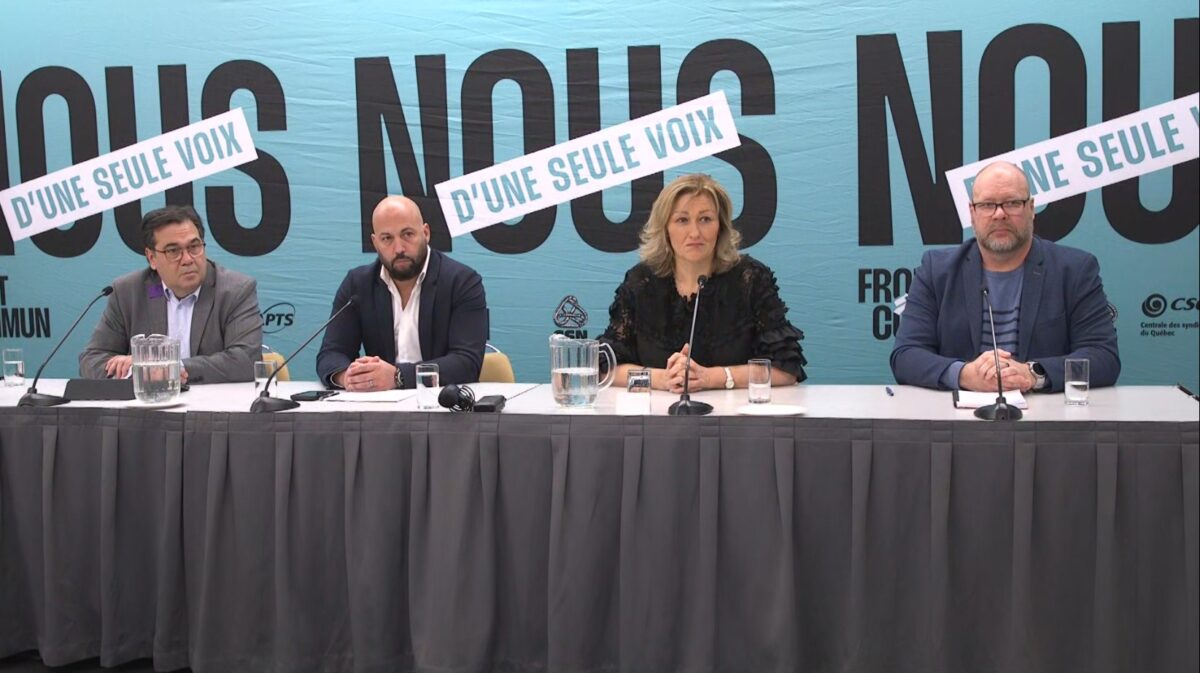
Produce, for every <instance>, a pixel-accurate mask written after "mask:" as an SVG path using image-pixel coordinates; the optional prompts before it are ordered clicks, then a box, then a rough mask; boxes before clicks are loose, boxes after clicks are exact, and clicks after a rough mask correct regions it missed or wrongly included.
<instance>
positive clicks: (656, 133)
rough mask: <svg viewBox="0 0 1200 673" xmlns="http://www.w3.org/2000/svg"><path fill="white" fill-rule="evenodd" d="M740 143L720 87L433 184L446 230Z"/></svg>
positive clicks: (483, 223)
mask: <svg viewBox="0 0 1200 673" xmlns="http://www.w3.org/2000/svg"><path fill="white" fill-rule="evenodd" d="M740 144H741V141H740V140H739V139H738V133H737V128H736V127H735V126H734V123H733V115H732V114H730V112H729V103H728V102H726V100H725V92H724V91H717V92H716V93H711V94H709V95H707V96H704V97H702V98H697V99H696V100H693V101H690V102H687V103H684V104H683V105H676V106H675V107H672V108H667V109H666V110H661V111H659V112H655V113H654V114H649V115H646V116H644V117H639V118H637V119H634V120H631V121H628V122H625V123H624V124H618V125H616V126H613V127H611V128H607V129H604V130H602V131H596V132H595V133H590V134H588V135H586V136H583V137H582V138H576V139H574V140H569V141H567V142H565V143H560V144H558V145H555V146H554V147H547V148H546V149H544V150H539V151H537V152H533V153H531V154H527V155H525V156H523V157H518V158H516V159H512V160H510V161H505V162H504V163H501V164H496V165H495V166H489V167H488V168H485V169H483V170H481V171H475V172H474V173H471V174H469V175H464V176H462V177H459V178H454V179H453V180H447V181H446V182H443V183H441V184H439V185H438V186H437V193H438V200H439V201H440V202H441V206H442V213H443V214H444V215H445V217H446V224H447V226H448V227H449V228H450V235H451V236H462V235H463V234H469V233H471V232H472V231H475V230H476V229H482V228H484V227H487V226H491V225H493V224H496V223H498V222H503V221H505V220H510V219H513V218H516V217H520V216H521V215H524V214H526V213H532V212H533V211H535V210H541V209H542V208H549V207H550V206H556V205H558V204H560V203H564V202H566V201H570V200H571V199H575V198H578V197H580V196H583V195H585V194H592V193H594V192H598V191H601V190H604V189H608V188H609V187H615V186H617V185H620V184H624V183H626V182H630V181H632V180H636V179H637V178H640V177H642V176H645V175H652V174H654V173H658V172H660V171H665V170H667V169H670V168H675V167H676V166H680V165H682V164H685V163H688V162H690V161H695V160H697V159H702V158H704V157H707V156H711V155H713V154H716V153H717V152H721V151H723V150H727V149H730V148H733V147H737V146H738V145H740Z"/></svg>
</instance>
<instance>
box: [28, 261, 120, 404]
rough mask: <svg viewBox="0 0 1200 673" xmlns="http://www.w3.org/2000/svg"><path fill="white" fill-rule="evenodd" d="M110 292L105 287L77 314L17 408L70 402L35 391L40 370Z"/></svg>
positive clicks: (47, 357)
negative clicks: (80, 322) (84, 317)
mask: <svg viewBox="0 0 1200 673" xmlns="http://www.w3.org/2000/svg"><path fill="white" fill-rule="evenodd" d="M112 291H113V289H112V286H111V285H108V286H106V287H105V288H104V289H103V290H100V294H98V295H96V296H95V298H93V299H92V301H91V302H90V303H89V304H88V305H87V307H86V308H84V309H83V312H82V313H80V314H79V317H78V318H76V319H75V322H74V323H72V324H71V327H70V328H69V329H67V331H66V333H64V334H63V335H62V338H61V339H59V340H58V344H57V345H55V346H54V350H52V351H50V354H49V355H47V356H46V359H45V360H43V361H42V366H41V367H38V370H37V374H36V375H35V376H34V377H33V385H31V386H29V392H27V393H25V394H24V395H22V396H21V399H20V400H19V401H18V402H17V406H18V407H56V406H58V405H60V404H66V403H67V402H70V400H68V399H67V398H65V397H62V396H61V395H47V394H45V393H39V392H38V391H37V383H38V379H40V378H42V370H43V369H45V368H46V365H48V364H50V358H52V357H54V354H55V353H57V352H58V349H59V348H62V345H63V342H65V341H66V340H67V337H69V336H71V332H74V331H75V328H76V327H77V326H78V325H79V321H80V320H83V316H85V315H87V312H88V311H90V310H91V308H92V307H93V306H95V305H96V302H98V301H100V298H101V297H107V296H108V295H110V294H112Z"/></svg>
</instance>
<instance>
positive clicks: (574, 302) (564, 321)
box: [554, 294, 588, 339]
mask: <svg viewBox="0 0 1200 673" xmlns="http://www.w3.org/2000/svg"><path fill="white" fill-rule="evenodd" d="M587 320H588V314H587V311H585V310H583V307H582V306H580V305H579V300H578V299H576V298H575V295H573V294H569V295H567V296H565V297H563V299H562V301H560V302H558V308H556V309H554V324H555V325H556V326H557V327H558V329H556V330H554V333H555V334H562V335H563V336H568V337H571V338H572V339H586V338H587V335H588V334H587V330H585V329H583V328H584V327H586V326H587Z"/></svg>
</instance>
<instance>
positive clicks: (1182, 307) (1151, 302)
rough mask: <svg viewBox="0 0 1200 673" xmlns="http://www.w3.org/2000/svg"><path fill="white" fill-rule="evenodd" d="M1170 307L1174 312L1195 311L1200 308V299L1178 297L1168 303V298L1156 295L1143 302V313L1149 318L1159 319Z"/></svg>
mask: <svg viewBox="0 0 1200 673" xmlns="http://www.w3.org/2000/svg"><path fill="white" fill-rule="evenodd" d="M1168 307H1170V309H1171V310H1172V311H1194V310H1196V309H1198V308H1200V299H1197V298H1196V297H1176V298H1175V299H1172V300H1171V301H1170V303H1168V302H1167V298H1166V297H1164V296H1162V295H1161V294H1158V293H1155V294H1152V295H1150V296H1149V297H1146V301H1144V302H1142V313H1145V314H1146V317H1148V318H1157V317H1159V316H1161V315H1162V314H1164V313H1166V312H1167V308H1168Z"/></svg>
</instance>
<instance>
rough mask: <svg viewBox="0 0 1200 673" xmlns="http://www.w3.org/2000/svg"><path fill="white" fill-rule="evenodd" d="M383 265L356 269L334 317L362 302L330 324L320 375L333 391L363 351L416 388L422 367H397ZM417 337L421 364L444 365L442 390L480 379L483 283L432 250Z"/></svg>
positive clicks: (412, 364) (484, 305)
mask: <svg viewBox="0 0 1200 673" xmlns="http://www.w3.org/2000/svg"><path fill="white" fill-rule="evenodd" d="M380 265H381V263H380V262H379V260H375V262H374V263H372V264H366V265H364V266H359V267H355V268H353V269H351V270H350V272H349V273H347V274H346V278H345V280H343V281H342V284H341V286H340V287H338V291H337V295H336V296H335V297H334V299H333V308H332V310H331V311H330V315H332V314H333V312H334V311H337V309H338V308H339V307H341V306H342V305H343V304H345V303H346V301H347V300H349V299H350V297H352V296H356V297H358V299H357V301H356V303H355V305H354V306H351V307H350V308H348V309H346V310H345V311H343V312H342V314H341V315H340V316H338V317H337V319H336V320H334V321H333V322H332V323H330V324H329V328H328V329H327V330H326V331H325V337H324V339H323V340H322V341H321V351H320V352H319V353H318V354H317V374H318V375H319V376H320V377H321V381H322V382H324V383H325V385H326V386H330V387H332V386H333V380H332V378H333V375H334V374H336V373H337V372H340V371H342V370H343V369H345V368H346V367H349V366H350V363H351V362H353V361H354V359H355V358H357V357H358V355H359V352H360V350H359V349H360V348H361V349H362V352H365V353H366V354H367V355H374V356H378V357H379V358H380V359H381V360H385V361H387V362H391V363H393V364H397V365H398V366H399V367H400V372H401V376H402V377H403V378H404V386H405V387H406V388H413V387H415V384H416V366H417V363H415V362H401V363H396V335H395V332H394V331H393V326H392V295H391V293H390V292H388V289H387V286H385V285H384V284H383V279H381V278H380V277H379V269H380ZM417 336H418V338H419V339H420V341H421V361H422V362H432V363H435V364H437V365H438V372H439V374H440V379H441V384H442V385H447V384H450V383H456V384H457V383H473V382H475V381H478V380H479V371H480V369H481V368H482V367H483V351H484V346H485V344H486V343H487V339H488V309H487V298H486V296H485V295H484V291H483V280H482V279H481V278H480V277H479V274H478V273H475V271H474V270H473V269H471V268H470V267H468V266H466V265H464V264H460V263H459V262H456V261H454V260H452V259H450V258H449V257H447V256H445V255H443V254H442V253H441V252H439V251H437V250H434V249H433V248H430V249H429V268H428V269H427V270H426V271H425V280H424V281H423V282H422V283H421V315H420V316H419V317H418V320H417Z"/></svg>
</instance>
